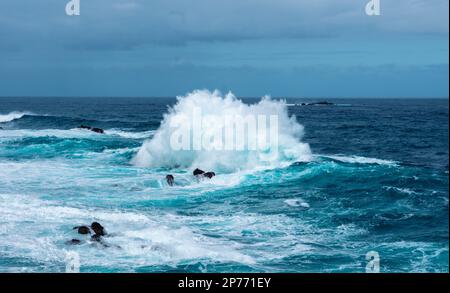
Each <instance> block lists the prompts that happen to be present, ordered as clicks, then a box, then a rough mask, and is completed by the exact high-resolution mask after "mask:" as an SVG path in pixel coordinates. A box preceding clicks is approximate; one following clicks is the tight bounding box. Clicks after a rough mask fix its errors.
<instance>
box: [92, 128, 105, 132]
mask: <svg viewBox="0 0 450 293" xmlns="http://www.w3.org/2000/svg"><path fill="white" fill-rule="evenodd" d="M91 131H93V132H97V133H105V131H104V130H103V129H101V128H97V127H94V128H92V129H91Z"/></svg>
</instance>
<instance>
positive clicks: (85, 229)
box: [73, 226, 91, 235]
mask: <svg viewBox="0 0 450 293" xmlns="http://www.w3.org/2000/svg"><path fill="white" fill-rule="evenodd" d="M73 229H74V230H75V229H77V230H78V231H77V232H78V234H83V235H85V234H91V229H89V227H88V226H78V227H74V228H73Z"/></svg>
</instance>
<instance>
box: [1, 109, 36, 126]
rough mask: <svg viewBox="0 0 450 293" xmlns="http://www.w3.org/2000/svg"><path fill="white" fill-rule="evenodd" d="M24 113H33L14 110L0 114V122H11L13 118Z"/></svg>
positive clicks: (17, 117)
mask: <svg viewBox="0 0 450 293" xmlns="http://www.w3.org/2000/svg"><path fill="white" fill-rule="evenodd" d="M25 115H33V113H30V112H18V111H14V112H10V113H8V114H0V123H5V122H11V121H13V120H16V119H20V118H22V117H23V116H25Z"/></svg>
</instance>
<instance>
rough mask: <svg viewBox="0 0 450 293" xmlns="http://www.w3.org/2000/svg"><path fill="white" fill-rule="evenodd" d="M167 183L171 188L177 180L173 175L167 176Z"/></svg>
mask: <svg viewBox="0 0 450 293" xmlns="http://www.w3.org/2000/svg"><path fill="white" fill-rule="evenodd" d="M166 181H167V184H169V185H170V186H173V184H174V182H175V178H174V177H173V175H171V174H169V175H167V176H166Z"/></svg>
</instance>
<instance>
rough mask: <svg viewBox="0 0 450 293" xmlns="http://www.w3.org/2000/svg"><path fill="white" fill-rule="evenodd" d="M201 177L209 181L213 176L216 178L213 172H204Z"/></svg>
mask: <svg viewBox="0 0 450 293" xmlns="http://www.w3.org/2000/svg"><path fill="white" fill-rule="evenodd" d="M203 176H204V177H206V178H209V179H211V178H213V177H214V176H216V173H214V172H206V173H204V174H203Z"/></svg>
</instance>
